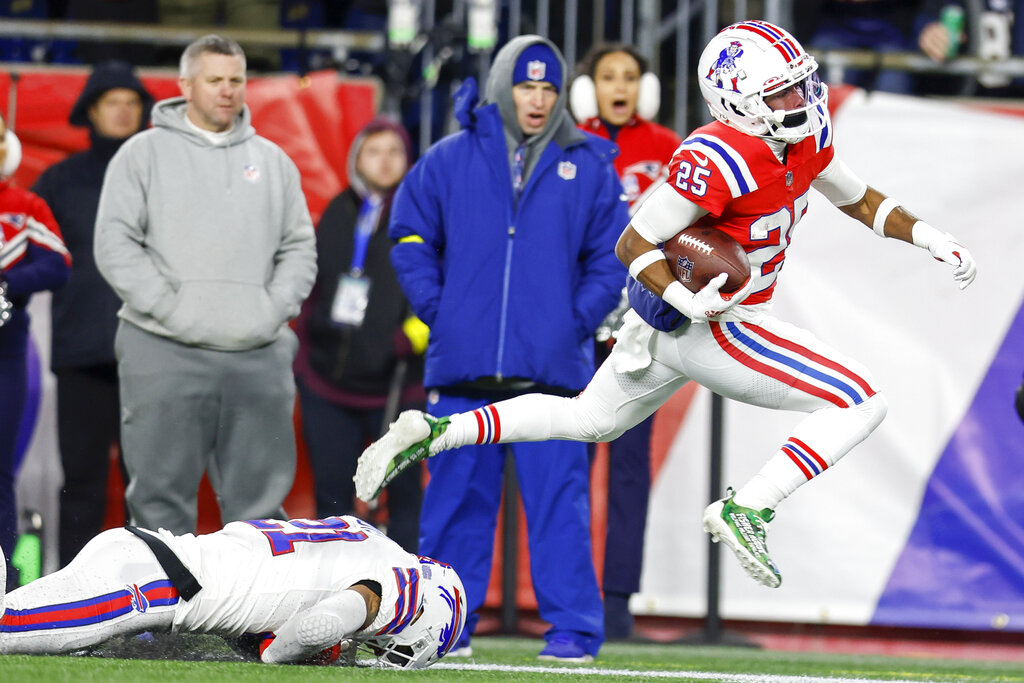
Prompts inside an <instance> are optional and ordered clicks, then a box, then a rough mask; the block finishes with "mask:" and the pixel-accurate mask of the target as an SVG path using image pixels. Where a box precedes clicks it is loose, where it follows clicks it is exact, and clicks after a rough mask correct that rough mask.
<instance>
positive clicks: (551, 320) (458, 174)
mask: <svg viewBox="0 0 1024 683" xmlns="http://www.w3.org/2000/svg"><path fill="white" fill-rule="evenodd" d="M476 103H477V86H476V83H475V82H474V81H473V80H472V79H468V80H467V81H466V82H465V83H464V84H463V86H462V88H460V90H459V92H458V93H456V116H457V117H458V119H459V121H460V123H462V125H463V130H461V131H459V132H458V133H455V134H453V135H450V136H448V137H446V138H444V139H442V140H440V141H439V142H438V143H436V144H435V145H433V146H432V147H431V148H430V149H429V150H428V151H427V152H426V154H424V156H423V157H422V158H421V159H420V160H419V161H418V162H417V163H416V164H415V165H414V166H413V168H412V169H411V170H410V171H409V174H408V175H407V176H406V177H405V179H404V180H403V181H402V184H401V186H400V187H399V189H398V192H397V194H396V195H395V200H394V204H393V206H392V210H391V223H390V228H389V234H390V236H391V238H392V239H393V240H395V241H396V242H398V244H396V246H395V248H394V249H393V250H392V252H391V262H392V264H393V265H394V268H395V272H396V273H397V274H398V279H399V282H400V283H401V285H402V289H403V290H404V291H405V294H406V296H407V297H408V299H409V301H410V303H411V304H412V307H413V310H414V311H415V312H416V315H417V316H419V318H420V319H422V320H423V321H424V322H425V323H426V324H427V325H429V326H430V344H429V346H428V348H427V355H426V369H425V372H426V375H425V381H424V383H425V385H426V386H427V387H450V386H453V385H458V384H463V383H467V382H472V381H474V380H477V379H479V378H498V379H513V378H521V379H528V380H531V381H534V382H537V383H540V384H544V385H549V386H554V387H562V388H565V389H569V390H573V391H575V390H579V389H582V388H583V387H584V386H586V384H587V382H588V381H589V380H590V378H591V377H592V375H593V372H594V368H593V361H592V357H593V356H592V349H593V341H592V336H593V333H594V330H596V329H597V326H598V325H599V324H600V323H601V321H602V320H603V319H604V316H605V315H607V314H608V313H609V312H610V311H611V310H612V309H613V308H614V307H615V305H616V303H617V302H618V299H619V293H620V291H621V290H622V286H623V283H624V281H625V278H626V269H625V267H624V266H622V264H621V263H620V262H619V260H618V259H617V258H616V257H615V253H614V247H615V242H616V240H617V239H618V237H619V234H620V233H621V231H622V229H623V228H624V227H625V226H626V225H627V224H628V223H629V212H628V208H627V203H626V201H625V198H624V195H623V193H622V186H621V184H620V182H619V179H618V177H617V175H616V174H615V169H614V167H613V166H612V159H613V158H614V156H615V155H616V154H617V149H616V148H615V146H614V145H613V144H612V143H610V142H608V141H606V140H602V139H600V138H598V137H596V136H594V135H590V134H589V133H584V134H583V136H582V137H581V136H575V135H574V136H573V139H574V140H575V141H574V142H570V143H569V144H568V146H567V147H566V148H565V149H563V148H561V147H560V146H559V144H557V143H556V142H555V141H551V142H549V143H548V145H547V147H546V148H545V150H544V151H543V152H542V154H541V156H540V158H539V160H538V162H537V165H536V167H535V168H534V170H533V172H532V173H531V174H530V176H529V178H528V180H527V183H526V185H525V187H524V188H523V192H522V196H521V198H520V200H519V203H518V206H517V205H516V202H515V199H514V195H513V191H512V177H511V171H510V169H509V162H508V151H507V147H506V143H505V137H504V136H505V133H504V131H503V129H502V120H501V115H500V114H499V111H498V105H497V104H494V103H488V104H484V105H482V106H480V107H477V108H474V106H475V105H476ZM556 139H557V136H556Z"/></svg>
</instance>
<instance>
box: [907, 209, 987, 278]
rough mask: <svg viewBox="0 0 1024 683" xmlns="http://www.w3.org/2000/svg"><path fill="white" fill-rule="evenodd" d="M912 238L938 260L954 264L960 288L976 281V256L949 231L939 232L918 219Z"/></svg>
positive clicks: (912, 231) (954, 271) (954, 272)
mask: <svg viewBox="0 0 1024 683" xmlns="http://www.w3.org/2000/svg"><path fill="white" fill-rule="evenodd" d="M910 238H911V239H912V240H913V242H914V245H915V246H918V247H921V248H922V249H927V250H928V252H929V253H930V254H931V255H932V256H933V257H934V258H935V260H936V261H942V262H944V263H948V264H949V265H951V266H953V279H954V280H956V281H957V282H959V283H960V289H965V288H966V287H967V285H969V284H971V283H972V282H974V277H975V276H976V275H977V274H978V265H977V264H976V263H975V262H974V257H973V256H971V252H969V251H967V247H965V246H964V245H962V244H960V243H959V242H957V241H956V238H955V237H953V236H952V235H950V234H949V233H948V232H946V233H942V232H939V231H938V230H936V229H935V228H933V227H932V226H930V225H928V224H927V223H925V222H924V221H918V222H916V223H914V225H913V227H911V229H910Z"/></svg>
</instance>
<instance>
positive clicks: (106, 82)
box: [68, 61, 153, 128]
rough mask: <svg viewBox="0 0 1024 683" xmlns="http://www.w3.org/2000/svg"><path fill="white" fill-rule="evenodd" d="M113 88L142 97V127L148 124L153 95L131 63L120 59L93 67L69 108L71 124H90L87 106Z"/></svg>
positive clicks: (84, 125)
mask: <svg viewBox="0 0 1024 683" xmlns="http://www.w3.org/2000/svg"><path fill="white" fill-rule="evenodd" d="M115 88H128V89H129V90H134V91H135V92H137V93H139V97H141V98H142V128H145V127H146V126H147V125H149V110H150V109H152V108H153V96H152V95H150V94H149V91H147V90H146V88H145V86H143V85H142V81H140V80H139V79H138V78H137V77H136V76H135V74H134V73H133V72H132V66H131V64H128V63H127V62H120V61H109V62H101V63H100V64H97V65H96V66H95V68H93V70H92V73H91V74H89V80H87V81H86V82H85V88H84V89H83V90H82V94H81V95H79V96H78V100H76V101H75V106H74V107H72V109H71V116H69V117H68V121H70V122H71V125H72V126H83V127H89V126H91V125H92V124H91V123H90V121H89V116H88V114H89V107H91V106H92V105H93V104H94V103H95V102H96V100H98V99H99V98H100V97H102V96H103V93H105V92H107V91H108V90H113V89H115Z"/></svg>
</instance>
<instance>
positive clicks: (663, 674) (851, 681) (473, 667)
mask: <svg viewBox="0 0 1024 683" xmlns="http://www.w3.org/2000/svg"><path fill="white" fill-rule="evenodd" d="M430 668H431V669H451V670H454V671H497V672H502V673H524V674H573V675H576V676H581V675H582V676H627V677H633V678H668V679H678V680H684V681H685V680H691V681H730V682H731V683H872V682H877V683H882V682H883V681H884V682H885V683H921V681H922V680H924V678H922V679H918V680H898V679H892V678H840V677H834V676H828V677H823V676H769V675H766V674H729V673H721V672H714V671H637V670H633V669H596V668H594V667H585V666H584V667H575V666H574V667H547V666H512V665H509V664H468V663H467V664H453V663H448V662H439V663H437V664H435V665H433V666H432V667H430ZM928 683H941V681H939V680H938V679H934V678H931V677H930V676H929V677H928Z"/></svg>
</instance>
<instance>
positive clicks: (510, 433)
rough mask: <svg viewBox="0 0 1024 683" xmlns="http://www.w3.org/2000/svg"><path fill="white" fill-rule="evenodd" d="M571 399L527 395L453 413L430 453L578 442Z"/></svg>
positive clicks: (544, 395)
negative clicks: (555, 441)
mask: <svg viewBox="0 0 1024 683" xmlns="http://www.w3.org/2000/svg"><path fill="white" fill-rule="evenodd" d="M572 407H573V406H572V399H568V398H563V397H561V396H552V395H548V394H526V395H524V396H517V397H516V398H511V399H508V400H507V401H499V402H498V403H492V404H489V405H486V406H484V407H483V408H477V409H476V410H473V411H470V412H468V413H455V414H453V415H450V416H449V419H450V420H451V422H450V424H449V425H448V429H447V431H445V433H444V434H442V435H441V436H440V437H438V438H437V439H435V440H434V443H432V444H431V446H430V452H431V453H439V452H441V451H442V450H449V449H452V448H460V447H462V446H472V445H476V444H488V443H518V442H521V441H548V440H550V439H580V435H579V429H578V427H577V423H576V419H577V418H576V414H575V412H574V411H572V410H571V408H572Z"/></svg>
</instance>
